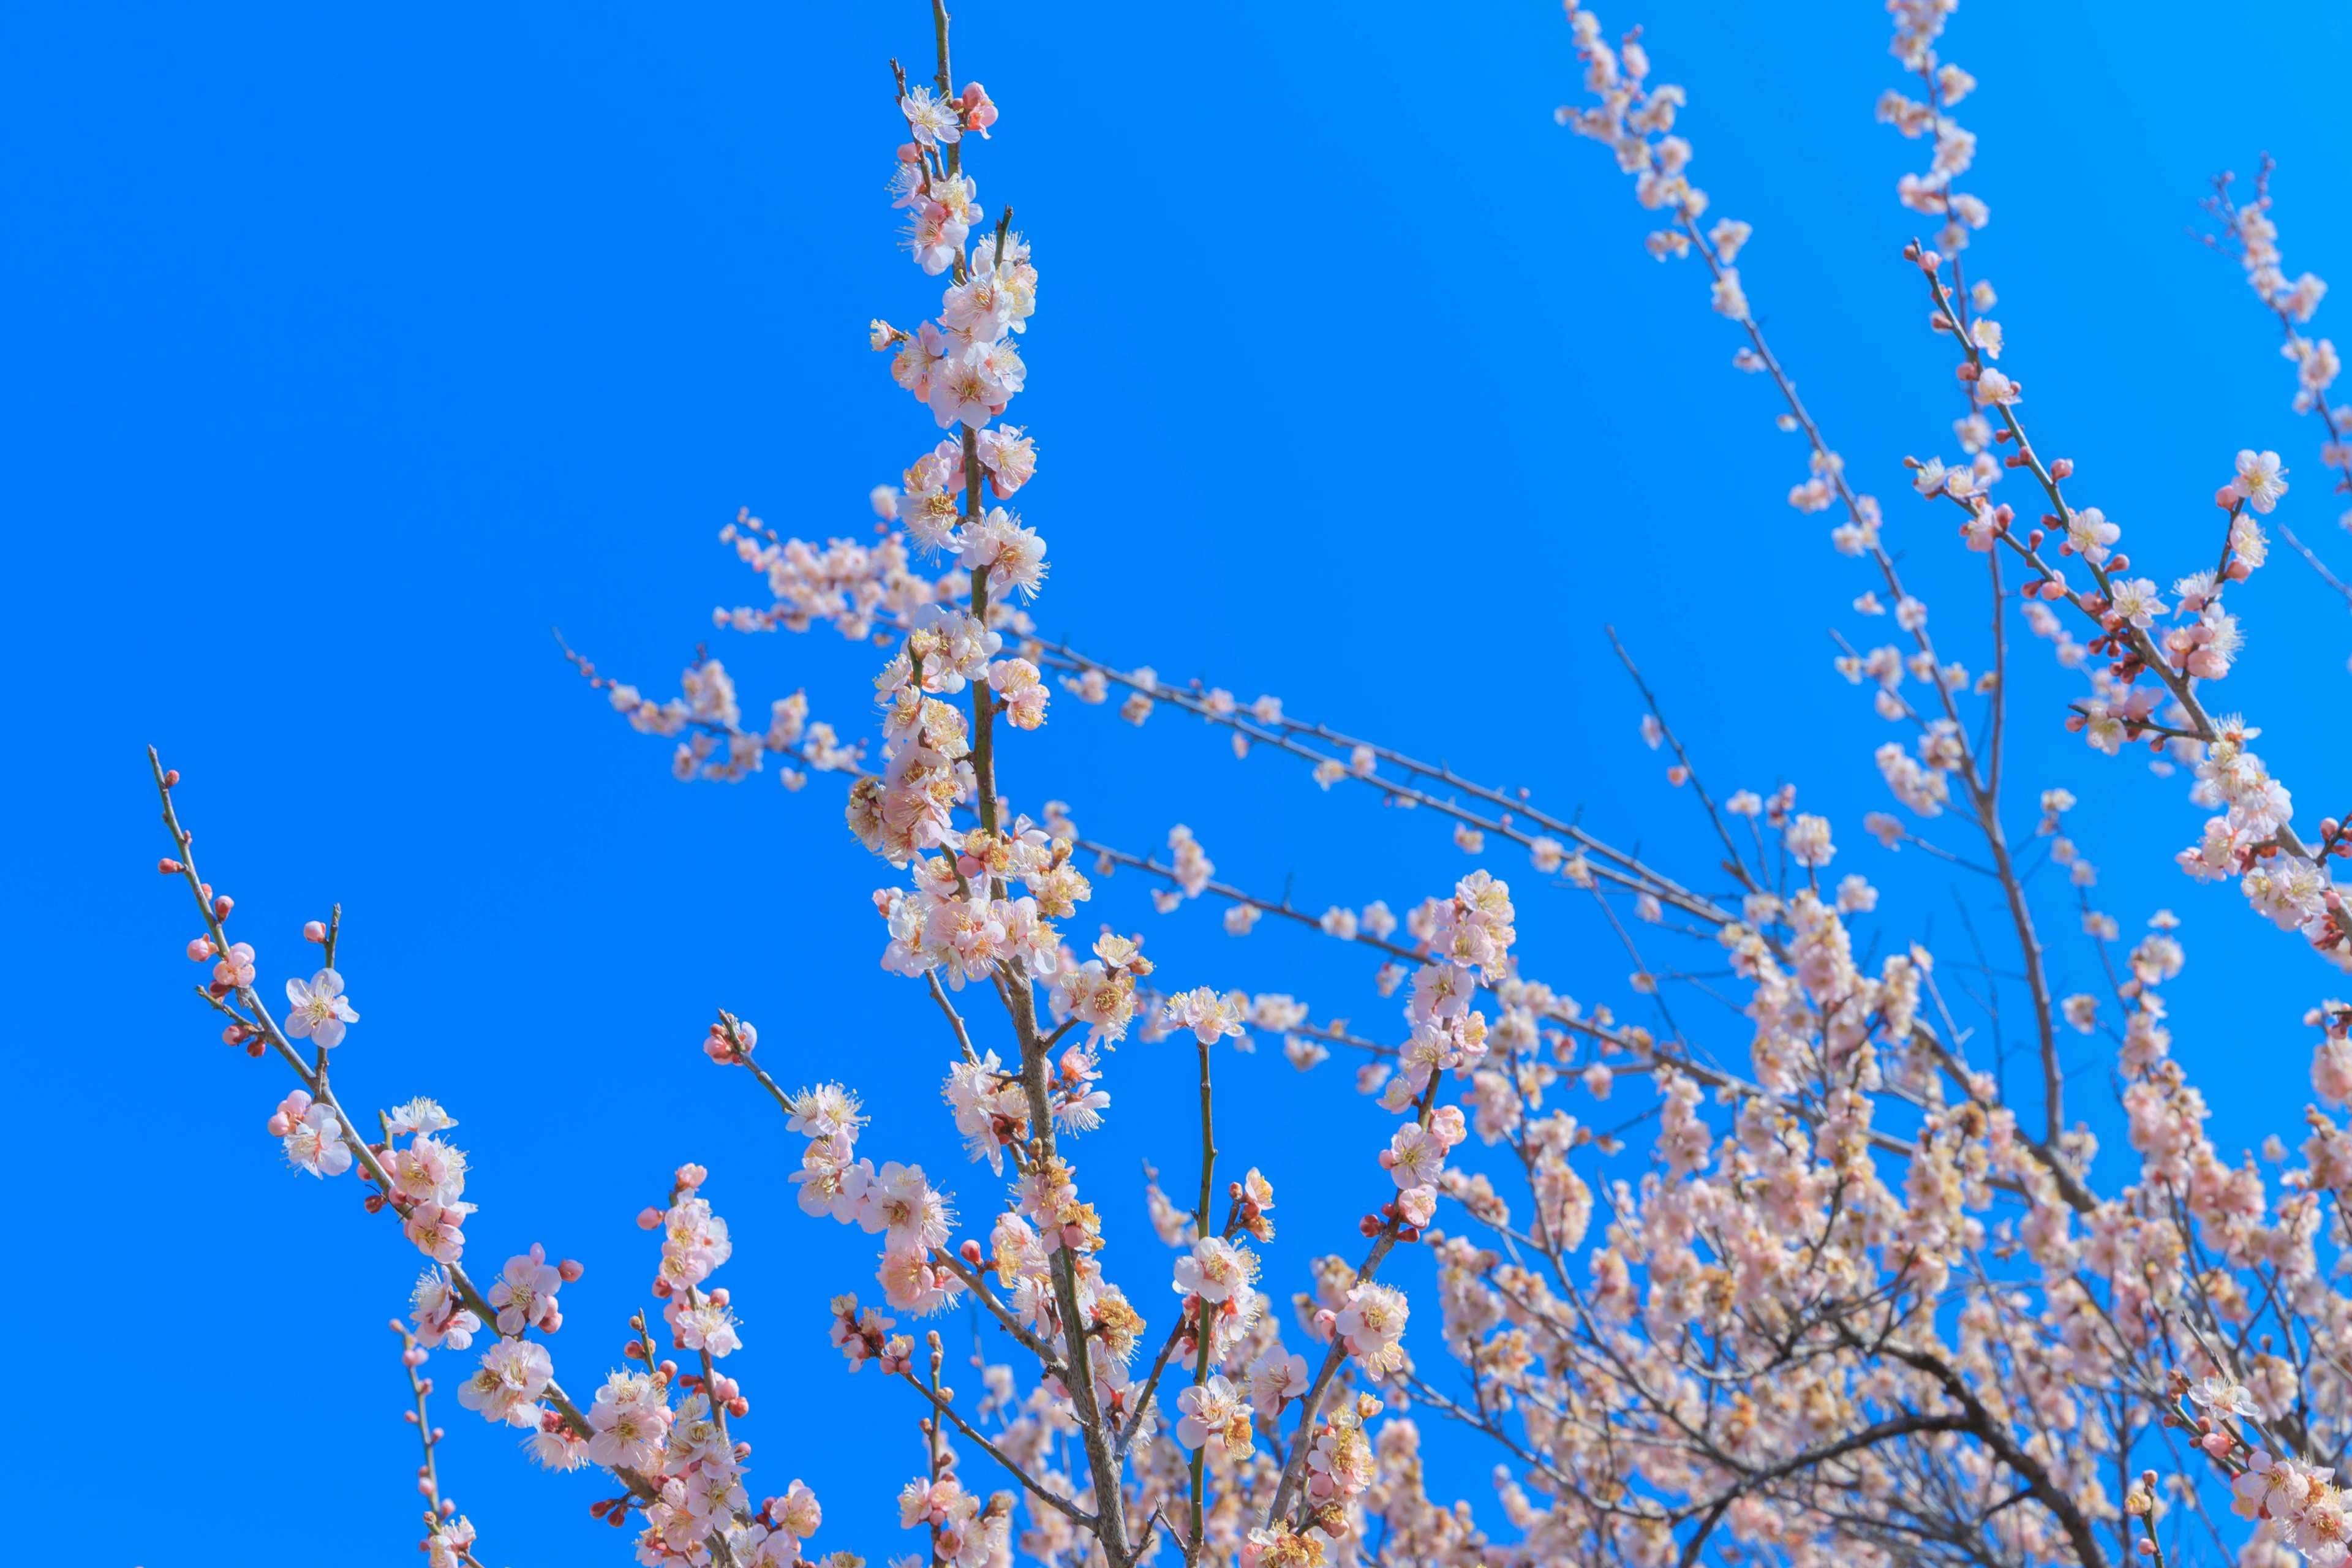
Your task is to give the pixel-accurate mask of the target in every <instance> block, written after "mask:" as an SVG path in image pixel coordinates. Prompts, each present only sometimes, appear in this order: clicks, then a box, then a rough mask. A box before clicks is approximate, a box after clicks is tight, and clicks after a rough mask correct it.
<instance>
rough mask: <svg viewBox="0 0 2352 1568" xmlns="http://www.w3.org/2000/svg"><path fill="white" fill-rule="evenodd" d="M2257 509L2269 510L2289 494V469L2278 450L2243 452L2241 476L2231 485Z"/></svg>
mask: <svg viewBox="0 0 2352 1568" xmlns="http://www.w3.org/2000/svg"><path fill="white" fill-rule="evenodd" d="M2229 488H2230V489H2231V490H2234V491H2235V492H2236V493H2237V494H2238V496H2239V497H2240V498H2241V499H2242V500H2244V501H2245V503H2246V504H2247V505H2248V506H2250V507H2252V508H2253V509H2254V510H2256V511H2259V512H2265V513H2266V512H2268V511H2269V510H2271V509H2272V508H2273V507H2274V506H2276V505H2278V503H2279V497H2281V496H2283V495H2284V494H2286V489H2287V486H2286V469H2285V468H2284V466H2283V465H2282V464H2281V463H2280V462H2279V455H2278V454H2277V453H2276V452H2255V451H2252V450H2246V451H2241V452H2240V453H2239V454H2238V477H2237V478H2236V479H2232V480H2231V481H2230V487H2229Z"/></svg>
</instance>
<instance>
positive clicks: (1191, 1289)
mask: <svg viewBox="0 0 2352 1568" xmlns="http://www.w3.org/2000/svg"><path fill="white" fill-rule="evenodd" d="M1256 1273H1257V1269H1256V1268H1255V1260H1254V1259H1252V1258H1250V1255H1249V1254H1248V1253H1246V1252H1244V1250H1242V1249H1241V1248H1240V1247H1235V1246H1234V1245H1233V1244H1232V1243H1231V1242H1228V1241H1224V1240H1222V1239H1220V1238H1219V1237H1213V1236H1204V1237H1201V1239H1200V1240H1198V1241H1196V1242H1194V1243H1193V1244H1192V1252H1191V1254H1190V1255H1189V1256H1186V1257H1183V1258H1178V1259H1177V1260H1176V1289H1177V1291H1178V1292H1179V1293H1180V1294H1182V1295H1186V1296H1198V1297H1199V1298H1201V1300H1203V1301H1208V1302H1221V1301H1224V1300H1230V1299H1231V1298H1232V1296H1233V1294H1234V1291H1236V1290H1239V1289H1244V1288H1245V1287H1246V1286H1247V1285H1248V1284H1249V1282H1250V1280H1251V1279H1253V1278H1255V1275H1256Z"/></svg>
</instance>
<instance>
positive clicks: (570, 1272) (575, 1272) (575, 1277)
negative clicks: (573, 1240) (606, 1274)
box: [555, 1258, 588, 1285]
mask: <svg viewBox="0 0 2352 1568" xmlns="http://www.w3.org/2000/svg"><path fill="white" fill-rule="evenodd" d="M587 1272H588V1270H586V1269H585V1268H582V1267H580V1265H579V1263H578V1262H577V1261H575V1260H574V1259H572V1258H565V1259H564V1260H563V1261H562V1262H561V1263H559V1264H557V1265H556V1266H555V1273H556V1277H557V1278H558V1279H562V1281H563V1282H564V1283H565V1284H566V1285H574V1284H577V1283H579V1280H580V1277H581V1276H582V1275H583V1274H585V1273H587Z"/></svg>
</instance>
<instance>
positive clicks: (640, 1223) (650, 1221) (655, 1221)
mask: <svg viewBox="0 0 2352 1568" xmlns="http://www.w3.org/2000/svg"><path fill="white" fill-rule="evenodd" d="M661 1223H662V1211H661V1210H659V1209H656V1208H647V1209H640V1210H638V1211H637V1228H638V1229H639V1230H659V1229H660V1228H661Z"/></svg>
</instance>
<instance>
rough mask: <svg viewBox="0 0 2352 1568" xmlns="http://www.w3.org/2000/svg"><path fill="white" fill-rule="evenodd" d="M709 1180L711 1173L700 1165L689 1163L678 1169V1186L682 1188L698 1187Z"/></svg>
mask: <svg viewBox="0 0 2352 1568" xmlns="http://www.w3.org/2000/svg"><path fill="white" fill-rule="evenodd" d="M709 1179H710V1173H709V1172H708V1171H706V1170H704V1169H703V1168H702V1167H701V1166H699V1165H697V1164H693V1163H687V1164H684V1165H680V1166H679V1167H678V1168H677V1184H678V1185H679V1186H681V1187H698V1186H700V1185H702V1184H703V1183H705V1182H707V1181H709Z"/></svg>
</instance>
